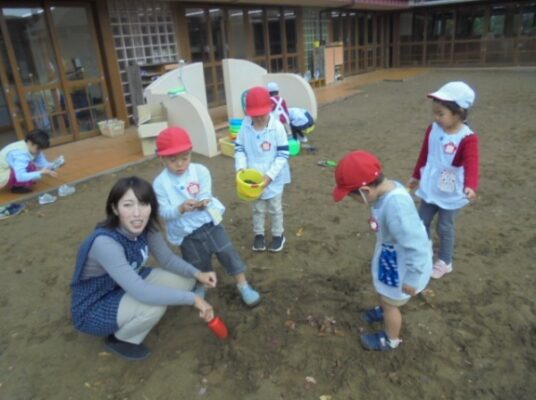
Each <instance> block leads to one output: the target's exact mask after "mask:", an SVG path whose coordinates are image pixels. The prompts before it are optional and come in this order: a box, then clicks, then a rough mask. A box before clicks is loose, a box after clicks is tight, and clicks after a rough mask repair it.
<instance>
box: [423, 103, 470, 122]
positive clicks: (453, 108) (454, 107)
mask: <svg viewBox="0 0 536 400" xmlns="http://www.w3.org/2000/svg"><path fill="white" fill-rule="evenodd" d="M432 101H433V102H434V103H438V104H441V105H442V106H443V107H445V108H446V109H448V110H449V111H450V112H451V113H453V114H454V115H459V116H460V118H461V119H462V121H465V120H466V119H467V116H468V115H469V110H467V109H465V108H462V107H460V106H459V105H458V103H456V102H455V101H446V100H439V99H432Z"/></svg>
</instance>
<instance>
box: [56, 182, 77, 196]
mask: <svg viewBox="0 0 536 400" xmlns="http://www.w3.org/2000/svg"><path fill="white" fill-rule="evenodd" d="M74 192H76V189H75V188H74V186H70V185H61V186H60V187H59V188H58V196H60V197H65V196H70V195H71V194H73V193H74Z"/></svg>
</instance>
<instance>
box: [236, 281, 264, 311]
mask: <svg viewBox="0 0 536 400" xmlns="http://www.w3.org/2000/svg"><path fill="white" fill-rule="evenodd" d="M237 288H238V291H239V292H240V295H241V296H242V300H243V301H244V303H246V305H248V306H249V307H255V306H256V305H257V304H259V303H260V302H261V295H260V294H259V292H257V291H256V290H255V289H253V288H252V287H251V286H250V285H249V283H247V282H246V283H245V284H242V285H237Z"/></svg>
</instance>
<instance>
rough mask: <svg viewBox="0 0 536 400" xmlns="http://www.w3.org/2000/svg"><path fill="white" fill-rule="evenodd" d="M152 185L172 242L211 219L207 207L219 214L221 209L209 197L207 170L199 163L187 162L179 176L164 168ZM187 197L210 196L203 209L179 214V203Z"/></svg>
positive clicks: (210, 193)
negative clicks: (188, 163) (206, 205)
mask: <svg viewBox="0 0 536 400" xmlns="http://www.w3.org/2000/svg"><path fill="white" fill-rule="evenodd" d="M153 188H154V191H155V193H156V197H157V199H158V206H159V213H160V216H161V217H162V218H163V219H164V220H165V222H166V228H167V235H168V239H169V241H170V242H171V243H173V244H175V245H180V244H181V243H182V240H183V239H184V237H186V236H188V235H189V234H190V233H192V232H193V231H195V230H196V229H197V228H199V227H201V226H203V225H204V224H206V223H209V222H212V217H211V215H210V213H209V212H208V208H214V209H216V210H217V211H218V212H219V213H220V214H223V213H224V211H225V206H224V205H223V204H222V203H221V202H220V201H219V200H218V199H217V198H216V197H213V196H212V178H211V176H210V171H209V170H208V168H207V167H205V166H204V165H201V164H195V163H190V165H189V166H188V169H187V170H186V171H185V172H184V174H182V175H180V176H179V175H176V174H173V173H171V172H169V171H168V170H167V169H164V170H163V171H162V172H161V173H160V174H159V175H158V176H157V177H156V179H155V180H154V182H153ZM188 199H194V200H197V201H201V200H206V199H210V203H209V206H208V207H207V208H206V209H197V210H194V211H189V212H185V213H183V214H181V213H180V212H179V206H180V205H181V204H182V203H184V202H185V201H186V200H188Z"/></svg>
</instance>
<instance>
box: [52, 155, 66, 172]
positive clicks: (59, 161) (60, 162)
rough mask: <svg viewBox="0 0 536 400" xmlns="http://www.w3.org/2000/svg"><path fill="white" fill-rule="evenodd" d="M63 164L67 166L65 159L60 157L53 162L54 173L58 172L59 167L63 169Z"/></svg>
mask: <svg viewBox="0 0 536 400" xmlns="http://www.w3.org/2000/svg"><path fill="white" fill-rule="evenodd" d="M63 164H65V158H64V157H63V156H59V157H58V158H56V159H55V160H54V161H53V162H52V166H51V167H50V168H51V169H52V170H53V171H55V170H57V169H58V168H59V167H61V166H62V165H63Z"/></svg>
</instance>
